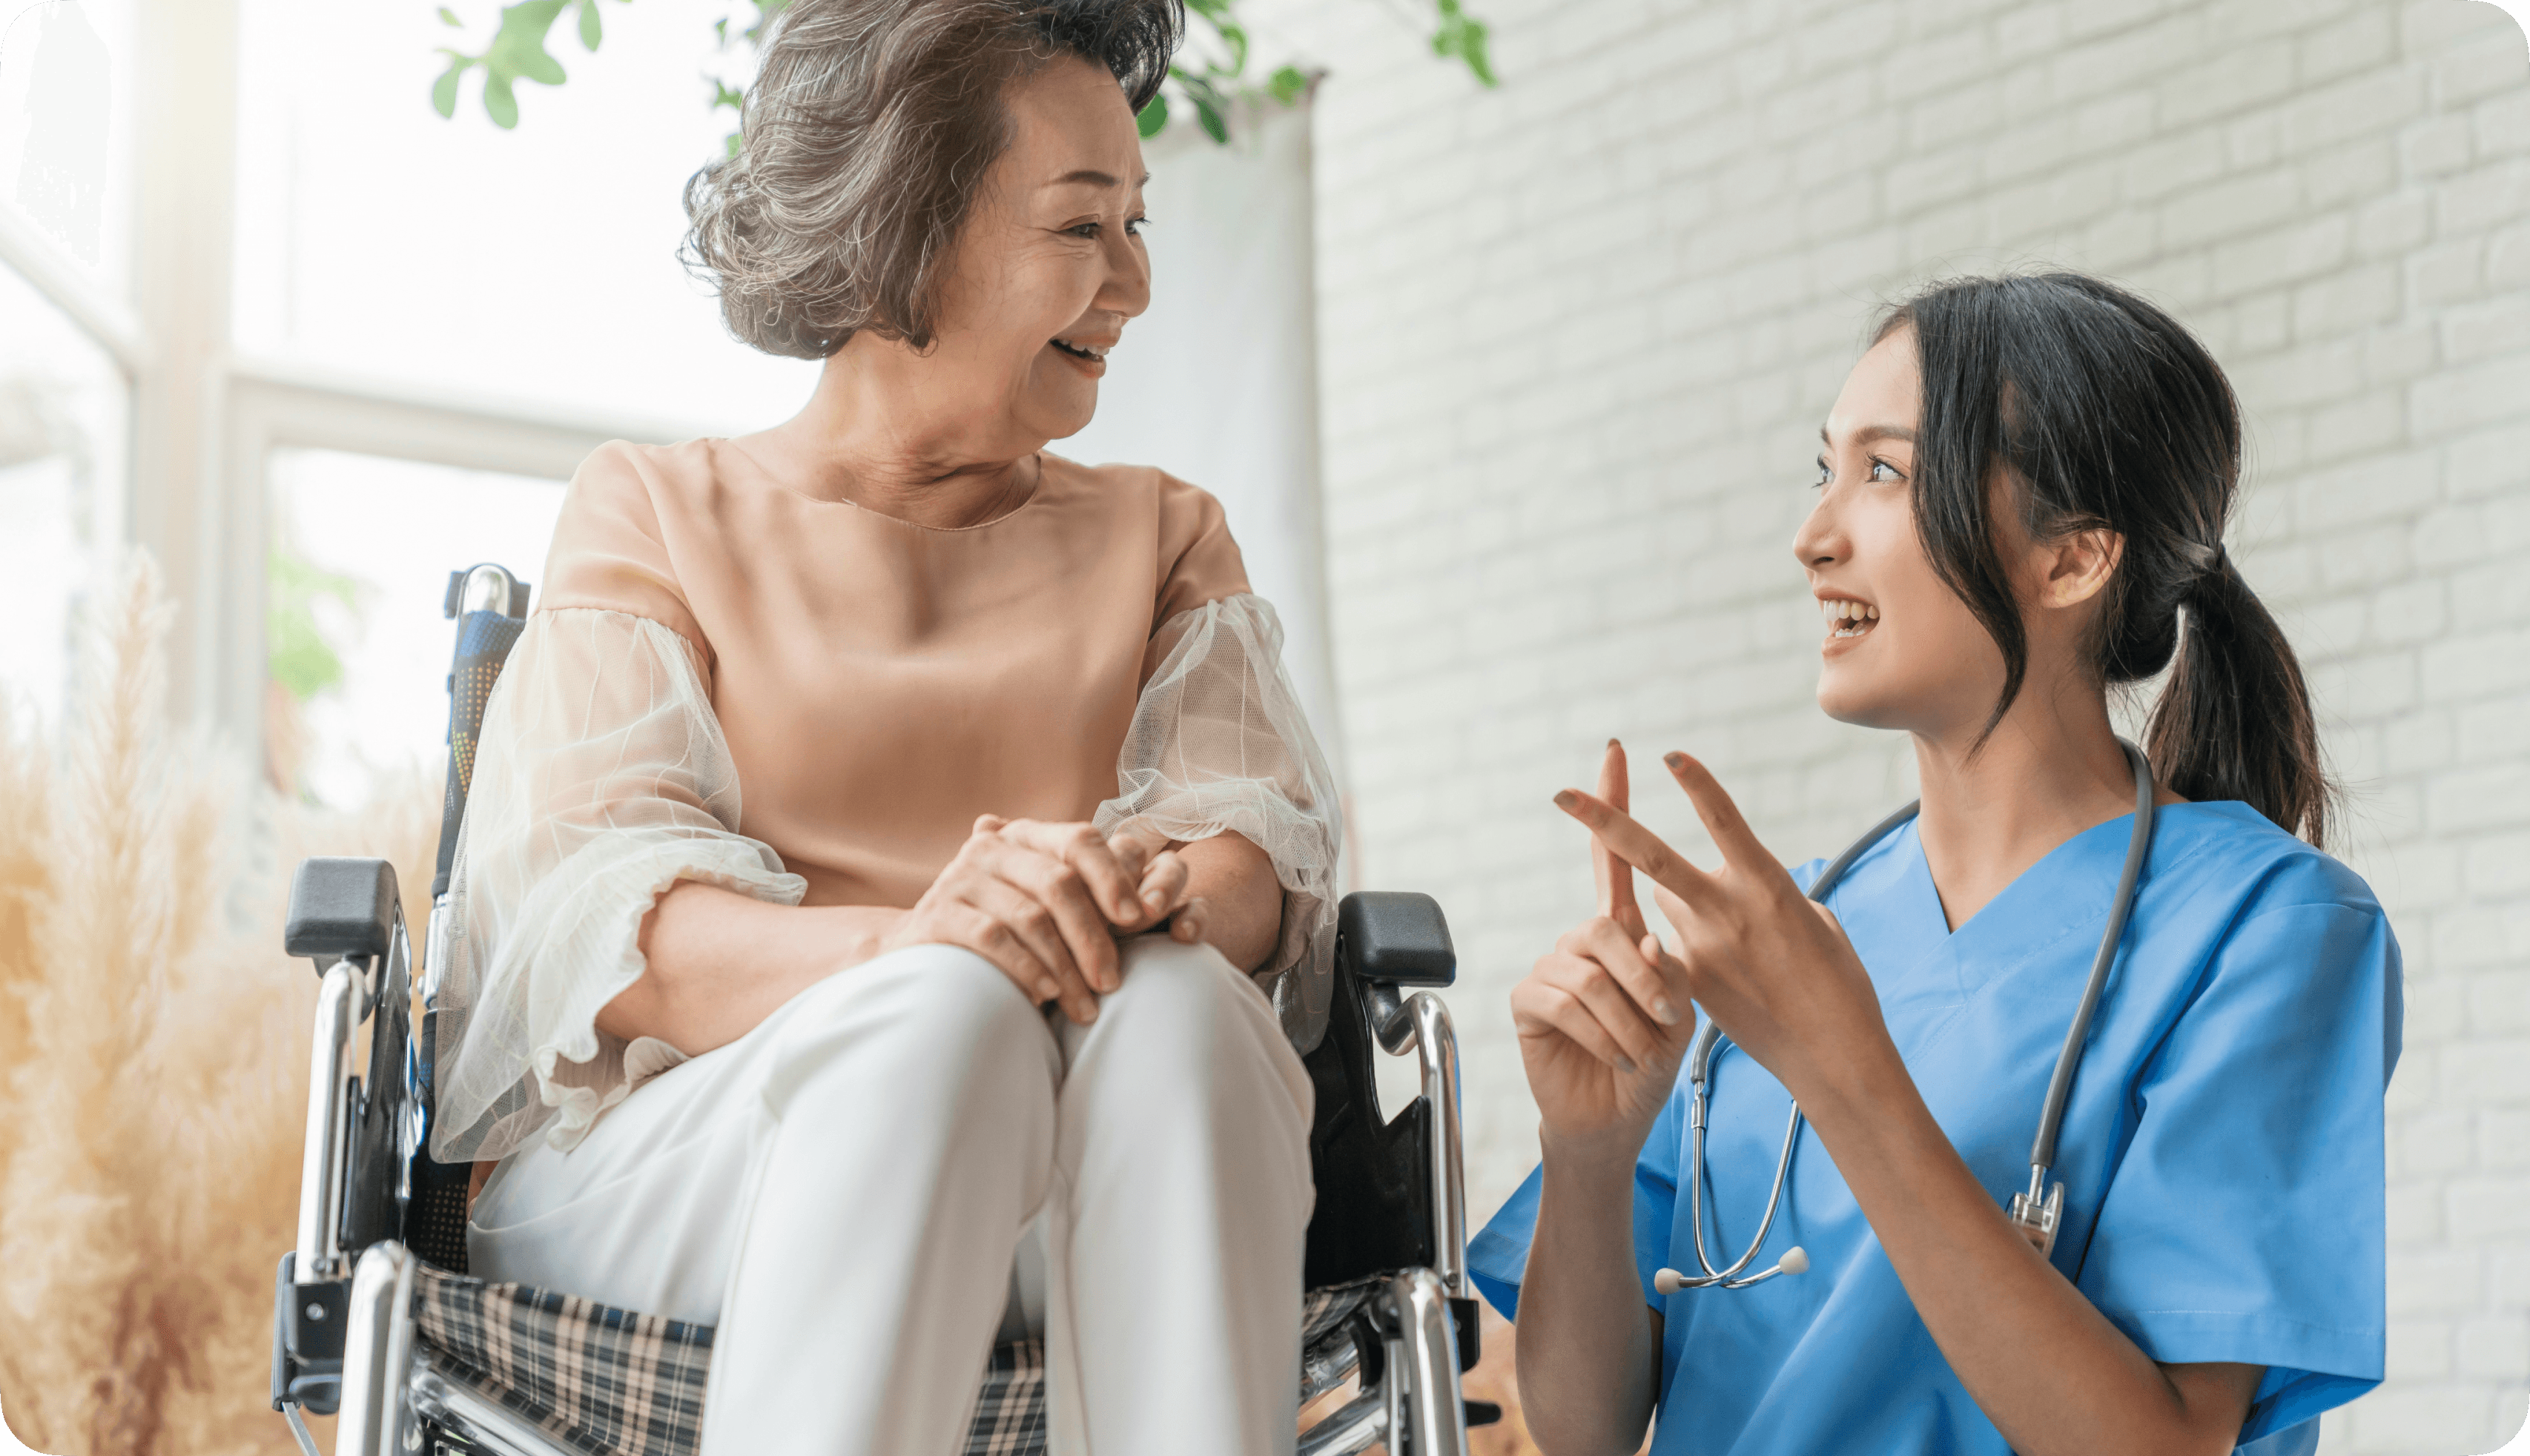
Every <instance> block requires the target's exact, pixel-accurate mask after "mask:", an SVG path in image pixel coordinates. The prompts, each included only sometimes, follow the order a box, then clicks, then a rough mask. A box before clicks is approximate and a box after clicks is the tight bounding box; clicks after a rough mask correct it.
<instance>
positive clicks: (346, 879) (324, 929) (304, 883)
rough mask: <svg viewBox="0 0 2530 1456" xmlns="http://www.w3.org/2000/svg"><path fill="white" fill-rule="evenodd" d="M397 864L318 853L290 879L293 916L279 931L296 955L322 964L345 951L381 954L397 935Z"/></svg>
mask: <svg viewBox="0 0 2530 1456" xmlns="http://www.w3.org/2000/svg"><path fill="white" fill-rule="evenodd" d="M398 903H399V898H398V895H397V893H396V873H395V866H393V865H391V864H389V863H387V862H386V861H385V860H382V859H354V858H349V857H344V856H336V855H318V856H314V857H311V858H308V859H303V860H301V861H300V862H299V873H298V874H297V875H295V876H293V877H292V879H291V881H290V919H289V922H288V923H287V925H285V926H284V928H283V930H282V935H281V943H282V945H283V947H284V948H285V949H286V950H287V951H288V952H289V953H290V954H292V955H305V956H312V957H314V958H315V959H316V960H317V962H318V964H319V969H322V966H323V963H324V962H326V961H329V960H334V959H337V958H339V957H342V956H346V955H367V956H383V955H385V954H386V953H387V948H388V946H389V944H392V942H393V941H394V939H395V926H396V917H397V915H398V914H399V913H400V912H399V909H398Z"/></svg>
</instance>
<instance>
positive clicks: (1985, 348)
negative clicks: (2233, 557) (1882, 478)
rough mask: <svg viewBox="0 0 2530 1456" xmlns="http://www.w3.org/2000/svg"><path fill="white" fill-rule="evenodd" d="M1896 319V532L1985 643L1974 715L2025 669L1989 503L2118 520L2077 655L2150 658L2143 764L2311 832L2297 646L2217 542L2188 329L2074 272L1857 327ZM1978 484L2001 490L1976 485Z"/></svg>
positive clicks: (2065, 529)
mask: <svg viewBox="0 0 2530 1456" xmlns="http://www.w3.org/2000/svg"><path fill="white" fill-rule="evenodd" d="M1901 329H1902V330H1905V331H1908V332H1909V333H1911V334H1912V335H1913V336H1914V340H1915V349H1916V354H1917V357H1918V359H1919V361H1920V362H1921V364H1922V367H1923V377H1924V415H1923V419H1922V421H1921V423H1920V425H1919V427H1918V430H1917V442H1916V454H1915V491H1914V497H1913V500H1914V512H1915V529H1916V532H1917V534H1918V535H1919V536H1920V537H1921V538H1922V540H1923V543H1924V551H1925V555H1926V556H1928V557H1929V558H1930V559H1931V561H1932V564H1933V568H1934V570H1935V571H1936V572H1938V573H1939V574H1940V575H1941V577H1942V579H1943V581H1944V582H1945V583H1947V584H1948V585H1949V586H1950V588H1951V590H1952V591H1953V592H1955V593H1957V595H1958V597H1959V599H1960V600H1961V601H1962V602H1965V603H1966V604H1967V607H1968V610H1969V611H1970V612H1972V613H1973V614H1975V616H1976V618H1977V620H1978V621H1979V622H1980V623H1982V624H1983V625H1984V626H1985V628H1986V630H1987V632H1989V633H1990V634H1992V636H1993V637H1994V640H1995V644H1996V645H1997V646H1998V647H2000V648H2001V649H2002V651H2003V660H2004V688H2003V694H2002V696H2001V698H2000V699H1998V700H1997V701H1996V703H1995V706H1994V714H1993V716H1992V718H1991V719H1989V720H1988V723H1987V731H1989V732H1991V731H1992V730H1993V728H1994V727H1995V726H1996V725H1998V724H2000V723H2001V722H2002V721H2003V716H2004V714H2005V713H2006V712H2007V711H2008V709H2009V708H2010V706H2011V704H2012V701H2013V699H2015V698H2016V697H2018V696H2019V694H2020V689H2021V685H2022V682H2023V680H2024V678H2026V676H2027V675H2028V669H2029V647H2028V640H2027V636H2026V634H2025V633H2024V632H2023V631H2022V629H2021V620H2020V604H2019V603H2018V601H2017V600H2015V599H2014V597H2013V595H2012V592H2011V587H2010V578H2009V576H2008V573H2007V571H2006V570H2005V567H2004V564H2003V558H2002V555H2001V553H2000V551H1999V550H1998V549H1997V546H1996V543H1995V534H1994V531H1993V528H1992V525H1991V516H1990V512H1991V510H1992V509H1993V507H1994V506H1995V505H1996V504H1998V502H1999V500H2008V501H2010V502H2011V503H2013V504H2014V505H2016V506H2017V507H2018V509H2019V511H2020V512H2021V524H2022V525H2023V526H2024V527H2025V528H2026V529H2027V530H2028V532H2029V534H2030V536H2031V537H2032V538H2033V539H2036V540H2040V541H2047V540H2055V539H2058V538H2061V537H2063V536H2064V535H2066V534H2068V533H2070V532H2073V531H2078V530H2090V529H2097V528H2103V527H2105V528H2106V529H2108V530H2110V531H2112V532H2115V533H2116V534H2117V535H2118V536H2119V537H2120V538H2122V540H2123V542H2124V550H2123V554H2122V555H2121V556H2120V558H2119V560H2118V567H2117V571H2116V573H2115V574H2114V575H2113V576H2112V577H2111V578H2110V582H2109V586H2108V588H2107V590H2106V592H2105V594H2104V610H2103V611H2102V612H2101V614H2100V619H2099V625H2098V631H2097V634H2096V636H2095V638H2094V641H2093V644H2092V655H2091V660H2092V665H2093V668H2094V670H2095V671H2096V672H2097V674H2098V675H2099V678H2100V680H2101V682H2102V683H2103V685H2109V684H2116V683H2123V682H2135V681H2140V680H2142V679H2144V678H2147V677H2150V676H2151V675H2153V674H2156V673H2158V672H2160V671H2161V670H2162V669H2163V668H2164V667H2169V668H2170V669H2171V673H2170V677H2169V681H2168V683H2167V684H2166V685H2165V687H2164V689H2163V691H2162V695H2161V701H2160V703H2159V704H2158V705H2157V706H2155V708H2154V709H2153V714H2152V722H2151V725H2150V727H2149V728H2148V729H2147V730H2146V733H2145V741H2144V748H2145V751H2146V752H2147V753H2149V754H2150V755H2151V757H2152V762H2153V767H2154V770H2155V772H2156V773H2158V774H2159V775H2160V776H2161V779H2162V781H2163V782H2166V783H2168V784H2169V785H2170V786H2171V787H2172V788H2173V789H2175V790H2176V791H2177V792H2179V793H2181V794H2184V795H2185V796H2187V797H2188V798H2191V799H2199V800H2205V799H2239V800H2241V801H2243V802H2245V803H2247V804H2248V805H2249V806H2250V807H2252V808H2254V809H2256V810H2257V811H2258V812H2259V813H2261V814H2264V815H2266V816H2267V817H2268V818H2269V819H2271V820H2274V821H2275V822H2276V823H2277V824H2279V825H2281V826H2283V828H2284V829H2285V830H2286V831H2287V832H2290V833H2293V834H2297V835H2299V836H2302V837H2303V838H2305V839H2308V840H2309V841H2311V842H2312V843H2314V844H2318V843H2323V842H2325V840H2326V838H2327V834H2328V817H2329V801H2330V799H2331V797H2332V796H2333V793H2334V790H2333V788H2332V787H2331V785H2330V783H2329V782H2328V779H2327V776H2326V774H2325V773H2324V772H2323V770H2322V769H2321V767H2320V758H2319V734H2318V726H2317V722H2316V720H2315V719H2314V717H2313V716H2312V713H2311V706H2310V692H2309V689H2308V688H2307V687H2306V686H2305V685H2304V684H2303V681H2302V675H2301V665H2300V663H2299V662H2298V661H2297V660H2296V659H2295V658H2294V656H2293V651H2292V646H2291V644H2290V643H2288V642H2286V641H2285V640H2284V634H2283V628H2282V627H2280V626H2278V625H2277V624H2276V620H2275V618H2274V617H2272V616H2270V615H2269V614H2268V612H2267V609H2266V607H2265V606H2264V605H2263V604H2261V603H2260V602H2259V601H2258V598H2257V594H2256V593H2254V592H2252V591H2250V590H2249V584H2248V583H2247V582H2246V581H2244V580H2242V579H2241V577H2240V573H2239V571H2238V570H2237V568H2235V567H2234V566H2232V565H2231V563H2230V559H2229V557H2228V555H2227V554H2226V553H2225V552H2224V550H2223V547H2222V541H2223V528H2224V525H2225V523H2226V522H2227V521H2228V519H2229V517H2230V513H2231V507H2232V503H2233V501H2234V500H2235V499H2236V498H2237V496H2238V494H2239V486H2240V439H2241V434H2240V409H2239V404H2238V402H2237V401H2236V400H2235V399H2234V398H2233V396H2232V393H2231V386H2230V382H2229V381H2228V380H2227V379H2225V378H2224V376H2223V370H2222V368H2221V367H2220V366H2219V365H2217V364H2216V363H2215V362H2214V358H2213V356H2212V355H2211V354H2209V353H2207V352H2206V351H2205V348H2204V346H2203V345H2201V344H2198V343H2197V342H2196V340H2195V338H2194V337H2193V336H2192V335H2190V334H2189V333H2188V332H2187V331H2186V329H2184V328H2182V327H2180V325H2179V324H2178V322H2177V321H2176V320H2175V319H2173V318H2172V317H2171V316H2170V315H2169V314H2167V313H2164V312H2163V311H2162V310H2160V309H2158V308H2156V307H2154V306H2153V305H2152V304H2150V303H2147V302H2145V301H2144V300H2143V299H2141V298H2138V297H2135V296H2134V295H2132V294H2129V293H2127V292H2125V291H2124V290H2123V289H2119V288H2117V287H2115V286H2114V285H2111V284H2107V283H2103V282H2101V281H2100V280H2098V279H2096V278H2088V277H2084V276H2083V275H2081V274H2077V273H2049V274H2043V275H2040V276H2036V277H2020V278H1970V279H1959V280H1955V281H1953V282H1949V283H1943V284H1938V285H1935V286H1934V287H1933V288H1931V289H1928V290H1926V291H1925V292H1924V293H1922V294H1919V295H1917V296H1916V297H1914V298H1912V299H1910V300H1908V301H1907V302H1905V303H1903V304H1900V305H1899V306H1898V307H1897V308H1895V309H1893V310H1891V312H1890V313H1889V315H1888V317H1887V318H1885V319H1884V320H1883V321H1882V322H1881V326H1880V328H1879V331H1878V333H1877V334H1876V336H1875V341H1876V340H1877V339H1886V338H1887V337H1889V336H1890V335H1891V334H1894V333H1897V332H1898V331H1899V330H1901ZM1998 481H2001V482H2004V483H2006V486H2007V490H2008V494H2005V495H2003V496H2001V497H1998V496H1996V495H1995V494H1992V493H1990V488H1991V487H1992V486H1994V485H1995V484H1996V483H1997V482H1998ZM2173 657H2175V659H2176V661H2175V663H2174V664H2173Z"/></svg>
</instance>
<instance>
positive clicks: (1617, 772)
mask: <svg viewBox="0 0 2530 1456" xmlns="http://www.w3.org/2000/svg"><path fill="white" fill-rule="evenodd" d="M1626 779H1627V776H1626V773H1625V745H1624V744H1623V743H1620V742H1618V741H1617V740H1616V739H1614V738H1610V739H1609V740H1608V752H1607V755H1606V756H1605V757H1603V758H1602V759H1600V760H1599V797H1600V798H1602V799H1604V800H1606V801H1607V803H1608V805H1609V807H1611V808H1614V809H1618V810H1621V811H1622V810H1627V809H1631V808H1632V807H1633V804H1632V801H1631V797H1632V796H1631V789H1630V787H1629V785H1628V783H1627V782H1626ZM1590 870H1591V873H1592V874H1593V875H1594V876H1595V877H1596V878H1597V879H1598V882H1599V913H1600V914H1602V915H1605V916H1607V917H1608V918H1609V919H1610V920H1613V921H1615V922H1617V923H1618V924H1619V925H1622V926H1623V927H1625V928H1626V929H1627V930H1630V931H1632V932H1634V933H1635V934H1636V935H1640V934H1641V933H1642V931H1643V910H1642V906H1641V904H1640V903H1638V902H1637V901H1636V900H1635V899H1634V867H1633V866H1632V865H1629V864H1627V863H1625V862H1624V861H1623V860H1622V859H1620V858H1618V857H1617V852H1616V851H1615V850H1613V849H1610V848H1609V847H1608V846H1607V845H1605V844H1602V843H1600V842H1599V840H1598V837H1597V836H1592V837H1591V839H1590Z"/></svg>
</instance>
